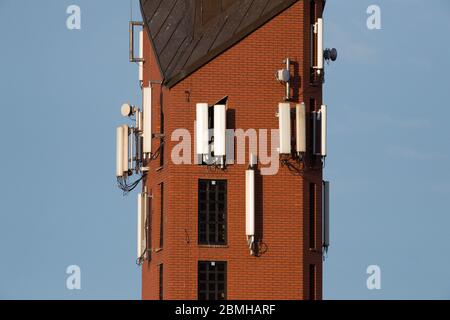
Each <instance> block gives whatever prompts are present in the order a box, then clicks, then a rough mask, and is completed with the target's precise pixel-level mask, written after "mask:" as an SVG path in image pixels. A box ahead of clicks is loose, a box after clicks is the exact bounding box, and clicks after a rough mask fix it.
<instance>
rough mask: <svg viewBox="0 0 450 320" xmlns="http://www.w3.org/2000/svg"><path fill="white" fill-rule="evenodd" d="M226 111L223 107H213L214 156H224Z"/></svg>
mask: <svg viewBox="0 0 450 320" xmlns="http://www.w3.org/2000/svg"><path fill="white" fill-rule="evenodd" d="M226 130H227V111H226V106H225V105H215V106H214V156H215V157H224V156H225V155H226Z"/></svg>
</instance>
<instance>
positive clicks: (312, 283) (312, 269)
mask: <svg viewBox="0 0 450 320" xmlns="http://www.w3.org/2000/svg"><path fill="white" fill-rule="evenodd" d="M309 300H316V266H315V265H314V264H310V265H309Z"/></svg>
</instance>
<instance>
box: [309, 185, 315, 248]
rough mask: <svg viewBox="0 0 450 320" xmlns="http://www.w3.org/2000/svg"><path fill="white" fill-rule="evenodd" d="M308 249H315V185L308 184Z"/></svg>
mask: <svg viewBox="0 0 450 320" xmlns="http://www.w3.org/2000/svg"><path fill="white" fill-rule="evenodd" d="M309 248H310V249H315V248H316V184H315V183H310V184H309Z"/></svg>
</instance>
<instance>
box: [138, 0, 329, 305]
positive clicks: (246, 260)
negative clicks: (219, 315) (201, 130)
mask: <svg viewBox="0 0 450 320" xmlns="http://www.w3.org/2000/svg"><path fill="white" fill-rule="evenodd" d="M309 3H310V2H309V1H299V2H297V3H295V4H294V5H293V6H292V7H290V8H289V9H287V10H286V11H285V12H283V13H282V14H280V15H279V16H277V17H275V18H274V19H273V20H271V21H270V22H269V23H267V24H266V25H264V26H263V27H261V28H259V29H258V30H256V31H255V32H254V33H252V34H251V35H250V36H248V37H247V38H245V39H244V40H243V41H241V42H240V43H238V44H237V45H235V46H234V47H232V48H231V49H229V50H228V51H226V52H224V53H223V54H222V55H220V56H219V57H217V58H216V59H215V60H213V61H211V62H210V63H208V64H207V65H205V66H203V67H202V68H201V69H199V70H198V71H196V72H195V73H193V74H192V75H190V76H189V77H187V78H185V79H184V80H183V81H182V82H180V83H179V84H177V85H176V86H175V87H173V88H171V89H170V90H169V89H167V88H165V87H162V86H161V85H159V84H153V87H154V91H153V133H159V132H160V111H161V106H162V107H163V111H164V115H165V124H164V126H165V133H166V137H165V157H164V158H165V163H164V166H163V167H162V168H161V167H160V163H159V159H158V160H156V161H152V162H150V163H149V167H150V172H149V174H148V178H147V180H146V182H145V183H146V186H147V188H148V190H149V192H151V193H152V194H153V200H152V219H151V220H152V226H151V228H152V231H151V237H152V240H151V242H152V246H153V252H152V260H151V261H150V262H145V263H144V265H143V268H142V298H143V299H155V300H156V299H158V298H159V295H158V293H159V280H158V279H159V277H158V265H159V264H161V263H163V264H164V299H197V263H198V261H199V260H202V261H208V260H211V261H227V263H228V274H227V279H228V281H227V298H228V299H308V298H309V297H308V295H309V279H310V277H309V274H308V272H309V265H310V264H315V265H316V269H317V276H316V279H317V280H316V281H317V283H316V288H317V289H316V297H315V298H316V299H321V297H322V280H321V279H322V254H321V247H320V245H321V243H322V240H321V238H322V230H321V201H320V192H321V190H320V189H321V181H322V169H321V167H317V166H316V167H315V168H313V169H310V170H308V171H306V172H305V174H304V175H303V176H298V175H293V174H292V173H291V172H290V171H289V170H288V169H287V168H286V167H280V170H279V172H278V174H277V175H274V176H258V177H257V186H256V209H257V210H256V211H257V213H256V215H257V217H256V225H257V230H258V232H259V233H260V236H261V238H262V242H263V244H264V248H265V249H266V251H265V253H263V254H262V255H261V256H259V257H254V256H251V255H250V254H249V249H248V246H247V242H246V236H245V170H246V169H247V165H231V166H229V167H228V170H227V171H226V172H222V171H210V170H208V169H207V168H206V167H202V166H197V165H174V164H173V163H172V162H171V160H170V159H171V155H170V153H171V150H172V148H173V147H174V146H175V145H177V144H178V142H177V141H173V142H172V141H171V139H170V138H171V133H172V132H173V131H174V130H176V129H179V128H186V129H188V130H189V131H190V132H191V134H192V154H193V151H194V143H195V139H194V136H193V132H194V121H195V104H196V103H197V102H208V103H209V104H212V103H214V102H216V101H217V100H219V99H220V98H222V97H223V96H225V95H228V96H229V103H228V113H229V114H231V113H232V114H233V118H234V122H235V123H234V124H230V123H229V124H228V128H232V127H234V128H240V129H244V130H247V129H249V128H254V129H278V118H277V117H276V116H275V113H276V112H277V108H278V103H279V102H281V100H282V98H283V97H284V92H285V89H284V86H283V85H281V84H279V83H278V82H277V81H275V71H276V70H278V69H281V68H282V67H283V60H284V59H285V58H286V57H289V58H291V59H292V60H293V65H294V66H293V69H292V70H295V71H294V75H295V79H294V84H293V86H292V87H293V88H292V94H293V96H294V101H293V102H292V107H293V108H294V107H295V103H298V102H301V101H305V102H306V103H307V108H308V110H307V111H308V112H310V111H311V110H310V106H309V101H310V99H311V98H314V99H316V100H317V103H318V104H319V105H320V103H321V102H322V88H321V86H310V85H309V79H310V58H309V57H310V47H309V46H310V24H309V21H310V20H309V12H310V7H309ZM321 5H322V4H320V6H321ZM319 11H320V12H321V8H319ZM144 52H145V54H144V57H145V60H146V61H147V62H146V63H145V65H144V85H145V86H148V85H149V81H150V80H152V81H155V80H161V75H160V73H159V69H158V66H157V62H156V60H155V56H154V55H153V51H152V48H151V45H150V43H149V41H148V39H147V37H146V39H145V48H144ZM308 132H310V130H309V129H308ZM308 139H309V137H308ZM158 146H159V140H158V139H155V140H154V142H153V150H156V149H157V148H158ZM307 158H308V161H310V163H312V161H311V156H310V155H309V156H308V157H307ZM247 162H248V155H247ZM199 179H227V180H228V195H227V198H228V226H227V233H228V242H227V245H226V246H222V247H207V246H199V245H198V239H197V235H198V230H197V226H198V221H197V216H198V208H197V205H198V204H197V202H198V195H197V191H198V180H199ZM161 182H164V189H165V194H164V202H165V203H164V207H165V213H164V218H165V221H164V228H165V229H164V248H162V249H161V250H156V249H157V247H158V246H159V228H160V221H159V217H160V214H159V210H160V208H159V206H160V204H159V203H160V196H161V195H160V194H159V184H160V183H161ZM310 182H314V183H316V184H317V186H318V197H317V198H316V208H317V213H316V237H317V239H316V243H317V246H318V247H317V251H314V250H310V249H309V243H308V242H309V235H308V230H309V221H308V220H309V203H308V202H309V194H308V193H309V183H310ZM156 251H158V252H156Z"/></svg>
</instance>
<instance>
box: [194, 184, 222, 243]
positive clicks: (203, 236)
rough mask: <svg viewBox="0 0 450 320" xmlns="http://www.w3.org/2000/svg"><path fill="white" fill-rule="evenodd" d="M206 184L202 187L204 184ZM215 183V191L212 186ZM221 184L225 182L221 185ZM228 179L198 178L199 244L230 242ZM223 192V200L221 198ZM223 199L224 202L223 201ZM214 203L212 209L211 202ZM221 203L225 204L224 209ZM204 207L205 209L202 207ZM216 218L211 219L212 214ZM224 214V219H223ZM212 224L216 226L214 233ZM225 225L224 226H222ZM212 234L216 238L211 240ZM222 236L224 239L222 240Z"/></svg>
mask: <svg viewBox="0 0 450 320" xmlns="http://www.w3.org/2000/svg"><path fill="white" fill-rule="evenodd" d="M203 183H205V184H206V186H205V188H204V190H203V189H202V184H203ZM214 183H215V188H214V191H211V190H210V188H211V186H212V185H214ZM220 184H223V186H222V187H220ZM202 193H204V196H205V199H202ZM227 193H228V181H227V180H220V179H217V180H216V179H199V180H198V216H197V218H198V232H197V235H198V241H197V242H198V245H206V246H226V245H227V244H228V203H227V202H228V196H227ZM211 194H212V195H213V196H214V200H213V201H211V198H210V196H211ZM221 194H222V195H223V200H220V196H221ZM222 201H223V203H222ZM211 202H212V203H214V211H212V210H211V209H210V206H211V204H210V203H211ZM220 204H223V211H221V210H219V206H220ZM202 207H204V208H205V209H202ZM212 215H213V216H214V219H213V220H212V219H211V216H212ZM221 215H223V219H221V217H220V216H221ZM211 226H214V231H213V233H212V232H211ZM222 226H223V227H222ZM222 228H223V230H222ZM211 234H213V235H214V240H211ZM221 237H222V238H223V240H220V239H221Z"/></svg>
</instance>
